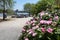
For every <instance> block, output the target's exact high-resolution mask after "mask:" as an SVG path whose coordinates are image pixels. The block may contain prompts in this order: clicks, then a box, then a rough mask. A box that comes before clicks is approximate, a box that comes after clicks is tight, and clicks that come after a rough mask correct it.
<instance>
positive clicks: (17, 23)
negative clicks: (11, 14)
mask: <svg viewBox="0 0 60 40" xmlns="http://www.w3.org/2000/svg"><path fill="white" fill-rule="evenodd" d="M30 19H32V17H28V18H13V20H11V21H4V22H1V23H0V40H18V38H19V36H20V34H21V30H22V27H23V26H24V25H25V22H26V21H28V20H30Z"/></svg>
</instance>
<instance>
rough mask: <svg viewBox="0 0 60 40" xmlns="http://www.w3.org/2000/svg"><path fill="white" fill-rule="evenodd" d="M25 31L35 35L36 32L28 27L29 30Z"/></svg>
mask: <svg viewBox="0 0 60 40" xmlns="http://www.w3.org/2000/svg"><path fill="white" fill-rule="evenodd" d="M27 32H28V34H31V35H32V36H36V35H37V33H35V32H34V30H33V29H29V30H27Z"/></svg>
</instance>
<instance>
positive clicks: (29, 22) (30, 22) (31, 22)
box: [26, 20, 36, 25]
mask: <svg viewBox="0 0 60 40" xmlns="http://www.w3.org/2000/svg"><path fill="white" fill-rule="evenodd" d="M35 22H36V21H35V20H33V21H28V22H26V24H27V25H28V24H33V23H35Z"/></svg>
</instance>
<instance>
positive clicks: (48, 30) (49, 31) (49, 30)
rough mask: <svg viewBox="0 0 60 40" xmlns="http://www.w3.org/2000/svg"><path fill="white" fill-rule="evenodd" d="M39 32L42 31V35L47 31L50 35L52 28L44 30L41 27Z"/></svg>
mask: <svg viewBox="0 0 60 40" xmlns="http://www.w3.org/2000/svg"><path fill="white" fill-rule="evenodd" d="M41 30H42V32H43V33H45V32H46V31H47V32H48V33H52V32H53V29H52V28H48V29H47V30H46V29H45V28H43V27H42V28H41Z"/></svg>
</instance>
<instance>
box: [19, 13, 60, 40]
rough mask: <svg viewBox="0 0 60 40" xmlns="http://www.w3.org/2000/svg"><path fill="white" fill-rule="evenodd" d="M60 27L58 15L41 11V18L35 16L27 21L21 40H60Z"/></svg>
mask: <svg viewBox="0 0 60 40" xmlns="http://www.w3.org/2000/svg"><path fill="white" fill-rule="evenodd" d="M41 15H42V16H41ZM59 27H60V18H59V16H58V15H54V16H52V14H48V13H43V14H42V13H40V17H39V18H33V19H31V20H30V21H28V22H26V25H25V26H24V27H23V29H22V35H20V37H19V40H60V35H59V34H60V33H59Z"/></svg>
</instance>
